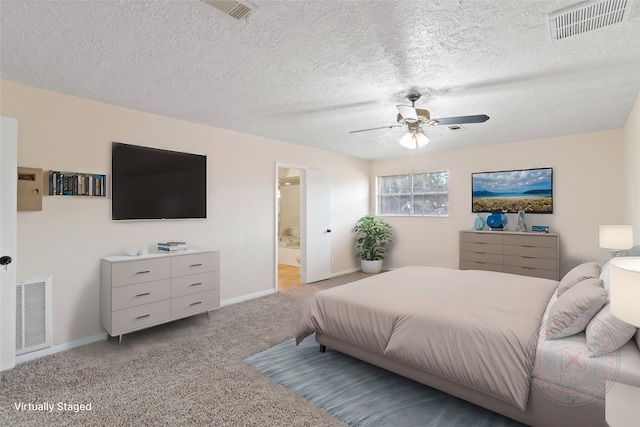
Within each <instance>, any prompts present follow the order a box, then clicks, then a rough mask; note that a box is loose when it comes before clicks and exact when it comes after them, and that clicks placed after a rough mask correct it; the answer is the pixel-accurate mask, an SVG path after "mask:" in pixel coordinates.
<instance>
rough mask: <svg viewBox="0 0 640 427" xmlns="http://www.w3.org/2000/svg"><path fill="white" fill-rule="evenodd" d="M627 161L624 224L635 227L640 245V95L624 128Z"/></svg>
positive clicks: (636, 238) (637, 243)
mask: <svg viewBox="0 0 640 427" xmlns="http://www.w3.org/2000/svg"><path fill="white" fill-rule="evenodd" d="M624 149H625V159H626V178H625V184H626V187H625V206H626V209H625V215H624V223H625V224H630V225H633V234H634V243H635V244H636V245H640V95H638V98H637V99H636V102H635V104H634V106H633V109H632V110H631V114H629V118H628V119H627V122H626V124H625V127H624Z"/></svg>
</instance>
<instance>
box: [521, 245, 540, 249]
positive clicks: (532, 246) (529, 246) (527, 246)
mask: <svg viewBox="0 0 640 427" xmlns="http://www.w3.org/2000/svg"><path fill="white" fill-rule="evenodd" d="M522 247H523V248H535V247H537V246H534V245H522Z"/></svg>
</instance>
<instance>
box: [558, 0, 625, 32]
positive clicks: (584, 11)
mask: <svg viewBox="0 0 640 427" xmlns="http://www.w3.org/2000/svg"><path fill="white" fill-rule="evenodd" d="M633 5H634V2H633V1H631V0H598V1H586V2H583V3H580V4H577V5H575V6H572V7H570V8H567V9H563V10H559V11H557V12H554V13H552V14H551V15H549V24H550V28H551V38H552V39H555V40H561V39H566V38H567V37H571V36H575V35H578V34H582V33H586V32H588V31H592V30H597V29H598V28H602V27H606V26H609V25H613V24H617V23H619V22H623V21H627V20H628V19H629V17H630V16H631V12H632V9H633Z"/></svg>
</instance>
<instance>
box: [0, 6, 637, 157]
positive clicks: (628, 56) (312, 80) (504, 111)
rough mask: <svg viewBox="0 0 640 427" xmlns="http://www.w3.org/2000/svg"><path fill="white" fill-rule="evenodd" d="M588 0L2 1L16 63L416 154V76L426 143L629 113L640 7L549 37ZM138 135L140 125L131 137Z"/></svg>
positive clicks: (89, 91)
mask: <svg viewBox="0 0 640 427" xmlns="http://www.w3.org/2000/svg"><path fill="white" fill-rule="evenodd" d="M576 3H578V1H533V0H529V1H525V0H496V1H484V0H473V1H462V0H461V1H454V0H434V1H273V0H271V1H258V0H254V1H252V4H253V5H255V6H256V10H255V12H254V13H253V14H252V15H250V16H249V17H248V18H247V19H246V20H243V21H236V20H234V19H233V18H230V17H228V16H225V15H223V14H222V13H221V12H219V11H218V10H216V9H214V8H213V7H211V6H209V5H207V4H206V3H203V2H201V1H197V0H182V1H1V2H0V18H1V23H0V24H1V27H0V43H1V44H0V66H1V68H0V72H1V76H2V78H4V79H8V80H13V81H18V82H22V83H26V84H29V85H33V86H38V87H42V88H47V89H51V90H55V91H59V92H64V93H68V94H72V95H76V96H81V97H85V98H91V99H95V100H99V101H103V102H107V103H110V104H116V105H121V106H125V107H128V108H133V109H137V110H142V111H146V112H150V113H155V114H160V115H163V116H170V117H175V118H178V119H182V120H187V121H191V122H196V123H202V124H206V125H211V126H215V127H219V128H224V129H230V130H234V131H238V132H243V133H248V134H253V135H259V136H263V137H267V138H273V139H276V140H281V141H286V142H290V143H294V144H302V145H307V146H312V147H317V148H320V149H326V150H332V151H337V152H342V153H345V154H348V155H352V156H356V157H362V158H368V159H376V158H384V157H393V156H402V155H408V154H409V153H410V151H408V150H406V149H405V148H403V147H401V146H399V144H398V143H397V141H398V139H399V137H400V136H401V135H402V133H403V132H402V129H385V130H381V131H371V132H363V133H357V134H350V133H349V131H351V130H357V129H363V128H370V127H377V126H385V125H387V124H393V123H395V116H396V113H397V111H396V109H395V105H396V104H398V103H406V100H405V99H404V97H405V96H406V95H407V93H408V92H409V91H410V90H417V91H419V92H420V93H422V95H423V96H422V98H421V99H420V100H419V101H418V102H417V105H416V106H418V107H420V108H426V109H428V110H430V111H431V114H432V116H433V117H449V116H462V115H475V114H487V115H489V116H490V117H491V118H490V120H489V121H487V122H486V123H482V124H469V125H464V126H463V128H462V129H461V130H458V131H452V130H450V129H449V128H447V127H445V126H440V127H434V128H427V129H425V130H426V132H427V135H428V136H429V137H430V139H431V143H430V144H428V145H427V146H426V147H425V148H424V149H421V150H424V151H430V150H446V149H453V148H462V147H470V146H475V145H480V144H496V143H505V142H514V141H521V140H529V139H536V138H546V137H552V136H559V135H567V134H575V133H582V132H592V131H598V130H605V129H613V128H621V127H623V126H624V123H625V120H626V118H627V117H628V114H629V112H630V110H631V107H632V105H633V102H634V101H635V99H636V98H637V96H638V94H639V93H640V19H639V18H638V15H640V5H638V4H635V3H637V2H632V3H634V4H635V11H634V16H633V17H632V19H631V20H629V21H627V22H623V23H620V24H616V25H612V26H609V27H606V28H601V29H598V30H595V31H592V32H589V33H585V34H581V35H577V36H573V37H570V38H567V39H564V40H561V41H555V40H552V39H551V36H550V30H549V23H548V15H549V14H550V13H552V12H554V11H557V10H559V9H563V8H566V7H569V6H572V5H574V4H576ZM131 142H135V141H131Z"/></svg>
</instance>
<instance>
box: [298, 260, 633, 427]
mask: <svg viewBox="0 0 640 427" xmlns="http://www.w3.org/2000/svg"><path fill="white" fill-rule="evenodd" d="M594 264H595V263H590V264H589V266H590V267H591V270H590V271H592V273H591V274H590V275H591V276H594V275H596V272H593V271H594V270H593V265H594ZM577 269H578V267H576V270H577ZM571 273H572V272H570V273H568V274H567V276H570V277H569V279H571V280H570V282H571V286H568V287H567V283H569V281H566V283H565V279H563V281H561V282H560V286H559V282H557V281H553V280H547V279H540V278H533V277H526V276H519V275H513V274H506V273H497V272H490V271H477V270H454V269H446V268H438V267H426V266H412V267H402V268H399V269H396V270H393V271H390V272H387V273H383V274H379V275H375V276H371V277H368V278H366V279H363V280H359V281H357V282H353V283H350V284H348V285H344V286H339V287H335V288H332V289H328V290H325V291H321V292H318V293H316V294H315V295H313V296H312V297H311V298H310V300H309V302H308V304H307V305H306V306H305V308H304V310H303V311H302V312H301V314H300V317H299V320H298V324H297V327H296V342H297V343H300V342H301V341H302V340H303V339H305V338H306V337H309V336H311V335H313V334H315V339H316V341H317V342H318V343H319V344H320V346H321V349H322V348H324V347H330V348H332V349H334V350H337V351H340V352H343V353H346V354H349V355H351V356H353V357H356V358H358V359H361V360H364V361H366V362H369V363H372V364H374V365H377V366H380V367H382V368H385V369H387V370H389V371H392V372H395V373H397V374H399V375H403V376H405V377H408V378H411V379H414V380H416V381H418V382H421V383H423V384H426V385H429V386H431V387H434V388H437V389H440V390H442V391H444V392H446V393H449V394H451V395H454V396H457V397H459V398H462V399H464V400H467V401H470V402H472V403H474V404H477V405H479V406H482V407H485V408H487V409H490V410H492V411H495V412H498V413H501V414H503V415H505V416H507V417H509V418H512V419H515V420H518V421H520V422H523V423H525V424H528V425H532V426H553V425H563V426H585V425H586V426H601V425H606V423H605V420H604V392H605V389H606V381H607V380H617V381H620V382H624V383H626V384H630V385H635V386H640V351H639V350H638V347H637V345H636V342H635V341H634V339H629V340H628V342H626V343H625V344H624V345H622V346H621V348H619V349H618V350H615V351H613V352H609V353H607V354H605V355H603V356H600V357H589V354H588V353H589V352H590V351H591V350H593V349H591V348H589V349H588V348H587V342H586V338H585V332H581V331H578V332H577V333H572V334H570V335H569V336H567V337H562V336H558V337H553V336H551V335H553V334H554V333H556V329H557V328H558V325H560V326H562V325H563V324H564V323H566V322H565V320H566V319H565V318H564V317H563V316H560V315H559V314H558V313H559V312H558V311H557V310H558V309H559V308H562V307H560V306H561V305H562V304H560V302H562V303H565V302H566V301H567V300H570V301H572V300H573V299H577V297H574V296H573V294H577V293H578V292H580V291H579V288H580V289H583V288H584V289H586V288H588V289H589V292H591V293H593V294H594V295H595V294H598V296H597V298H599V299H602V296H603V295H606V291H604V290H598V289H596V288H597V286H595V285H594V286H587V284H586V282H587V279H589V280H594V281H595V280H601V279H600V278H599V277H586V276H583V275H582V272H578V273H576V272H573V274H571ZM599 273H600V266H599V265H598V266H597V274H598V275H599ZM587 276H588V275H587ZM594 283H595V282H594ZM576 284H580V286H577V285H576ZM574 285H576V286H574ZM590 285H593V283H590ZM602 285H603V284H602V282H599V286H600V287H601V289H604V288H602ZM572 287H573V288H572ZM560 288H563V289H564V291H565V293H566V295H564V297H562V295H559V289H560ZM570 288H572V289H573V290H571V291H569V290H568V289H570ZM574 291H575V292H574ZM569 297H570V298H569ZM556 303H557V304H556ZM569 305H571V304H569ZM597 305H598V304H596V305H593V304H591V305H590V309H591V310H592V311H594V307H595V308H597V310H595V311H596V312H599V311H600V309H602V310H603V311H604V308H602V307H603V304H601V305H600V306H599V307H598V306H597ZM565 314H566V313H565ZM598 314H599V313H598ZM594 316H595V312H594V313H590V314H589V319H591V318H592V317H594ZM584 318H585V315H584V314H581V315H580V316H579V317H574V318H572V320H571V322H574V323H571V325H570V327H575V326H576V324H577V323H579V322H581V321H582V322H584ZM557 319H560V321H559V322H558V321H557ZM563 322H564V323H563ZM592 323H596V321H593V322H592ZM565 326H566V325H565ZM628 326H629V325H628ZM560 329H561V332H562V333H566V332H567V331H568V330H569V329H570V328H568V329H565V330H562V327H560ZM583 329H584V328H583ZM600 329H603V330H605V331H607V328H606V327H605V328H600ZM627 332H628V331H627ZM633 333H636V339H637V335H638V334H637V331H636V330H635V329H633ZM549 334H551V335H549ZM556 335H557V334H556ZM560 335H561V334H560ZM547 338H549V339H547ZM551 338H553V339H551ZM590 344H593V343H592V342H590ZM588 350H589V351H588Z"/></svg>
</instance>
